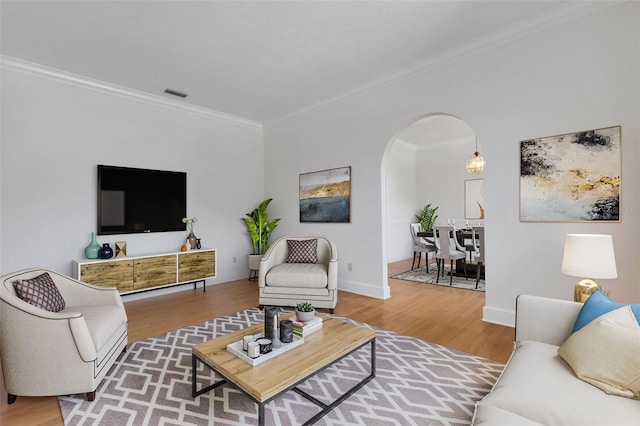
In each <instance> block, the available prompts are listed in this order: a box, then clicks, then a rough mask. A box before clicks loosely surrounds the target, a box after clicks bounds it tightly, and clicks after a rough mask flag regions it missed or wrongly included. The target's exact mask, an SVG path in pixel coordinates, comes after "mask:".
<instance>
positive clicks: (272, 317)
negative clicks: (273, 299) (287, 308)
mask: <svg viewBox="0 0 640 426" xmlns="http://www.w3.org/2000/svg"><path fill="white" fill-rule="evenodd" d="M277 321H278V308H276V307H275V306H267V307H266V308H264V337H265V338H266V339H269V340H273V339H274V338H275V337H276V335H275V329H276V327H275V325H276V324H277Z"/></svg>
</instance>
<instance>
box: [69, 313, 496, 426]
mask: <svg viewBox="0 0 640 426" xmlns="http://www.w3.org/2000/svg"><path fill="white" fill-rule="evenodd" d="M338 318H340V317H338ZM341 319H344V320H345V321H349V322H352V323H354V324H357V325H361V326H364V327H369V328H372V329H374V330H376V333H377V338H376V351H377V353H376V361H377V365H376V378H375V379H374V380H372V381H371V382H369V383H368V384H367V385H366V386H364V387H363V388H362V389H360V390H359V391H358V392H356V393H355V394H354V395H352V396H351V397H350V398H349V399H347V400H345V401H344V402H343V403H342V404H340V405H339V406H338V407H337V408H336V409H334V410H333V411H332V412H330V413H329V414H328V415H327V416H325V417H323V418H322V419H321V420H320V421H319V422H318V423H316V424H318V425H367V426H377V425H380V426H382V425H464V424H469V423H470V421H471V417H472V414H473V410H474V404H475V402H476V401H478V400H479V399H481V398H482V397H483V396H484V395H485V394H486V393H488V392H489V390H490V389H491V387H492V386H493V384H494V382H495V381H496V380H497V378H498V376H499V374H500V372H501V371H502V368H503V365H502V364H500V363H497V362H493V361H489V360H487V359H484V358H479V357H476V356H473V355H470V354H466V353H463V352H459V351H455V350H452V349H448V348H446V347H444V346H440V345H436V344H433V343H429V342H425V341H422V340H419V339H415V338H412V337H408V336H404V335H401V334H398V333H395V332H392V331H388V330H383V329H378V328H374V327H370V326H369V325H366V324H362V323H359V322H356V321H353V320H349V319H346V318H341ZM262 321H263V313H262V311H261V310H259V309H250V310H247V311H242V312H238V313H236V314H234V315H230V316H226V317H222V318H216V319H212V320H209V321H207V322H205V323H202V324H198V325H194V326H191V327H187V328H183V329H180V330H175V331H172V332H170V333H166V334H164V335H161V336H157V337H153V338H149V339H145V340H142V341H139V342H135V343H133V344H131V345H129V347H128V348H127V352H126V353H123V354H122V355H121V356H120V358H119V359H118V361H117V362H116V364H115V365H114V366H113V367H112V369H111V371H110V372H109V373H108V374H107V376H106V378H105V379H104V380H103V382H102V383H101V385H100V387H99V388H98V390H97V393H96V399H95V400H94V401H92V402H89V401H86V400H85V398H84V395H70V396H64V397H59V398H58V401H59V403H60V409H61V411H62V416H63V418H64V423H65V425H118V426H119V425H160V424H162V425H255V424H257V422H258V414H257V412H258V410H257V406H256V404H255V403H253V402H251V401H250V400H249V399H248V398H247V397H246V396H244V395H243V394H242V393H240V391H238V390H237V389H236V388H234V387H233V386H231V385H224V386H221V387H219V388H217V389H215V390H212V391H210V392H209V393H207V394H204V395H201V396H199V397H197V398H195V399H194V398H192V397H191V346H192V345H194V344H196V343H200V342H202V341H205V340H208V339H211V338H213V337H216V336H220V335H223V334H226V333H229V332H232V331H235V330H239V329H241V328H244V327H246V326H248V325H251V324H255V323H258V322H262ZM368 369H369V349H368V347H365V348H363V349H360V350H358V351H356V352H354V353H353V354H352V355H350V356H348V357H346V358H344V359H343V360H341V361H340V362H339V363H337V364H334V365H333V366H331V367H329V368H327V369H325V370H323V371H322V372H320V373H318V374H317V375H315V376H312V377H311V378H310V379H309V380H307V381H306V382H305V383H304V384H303V385H302V386H301V387H302V388H303V389H304V390H305V391H307V392H308V393H310V394H312V395H314V396H315V397H317V398H318V399H320V400H322V401H324V402H325V403H330V402H332V401H333V400H334V399H335V398H336V397H337V396H338V395H340V394H341V393H342V392H344V391H345V390H347V389H349V388H350V387H351V386H353V384H355V383H356V382H358V381H360V380H361V379H362V378H363V377H365V376H367V375H368V371H369V370H368ZM207 371H208V370H207ZM207 374H209V377H206V375H207ZM198 376H199V378H202V382H203V383H202V384H204V383H205V382H207V381H211V380H214V379H215V376H214V375H213V373H206V372H205V369H204V367H202V370H201V371H199V373H198ZM198 387H200V384H199V385H198ZM318 411H319V409H318V407H317V406H315V405H313V404H312V403H310V402H309V401H307V400H306V399H304V398H302V397H301V396H300V395H298V394H297V393H295V392H287V393H285V394H284V395H282V396H280V397H279V398H276V399H275V400H273V401H272V402H270V403H269V404H267V405H266V407H265V424H267V425H299V424H303V423H304V422H305V421H307V420H308V419H310V418H311V417H313V415H315V414H316V413H317V412H318Z"/></svg>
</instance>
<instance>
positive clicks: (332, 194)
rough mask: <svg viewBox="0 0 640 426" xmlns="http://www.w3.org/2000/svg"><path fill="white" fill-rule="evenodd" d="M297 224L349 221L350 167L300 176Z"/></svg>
mask: <svg viewBox="0 0 640 426" xmlns="http://www.w3.org/2000/svg"><path fill="white" fill-rule="evenodd" d="M299 185H300V188H299V197H300V222H337V223H349V222H351V167H350V166H347V167H340V168H337V169H330V170H322V171H319V172H311V173H303V174H301V175H300V178H299Z"/></svg>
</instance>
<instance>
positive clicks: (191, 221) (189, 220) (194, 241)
mask: <svg viewBox="0 0 640 426" xmlns="http://www.w3.org/2000/svg"><path fill="white" fill-rule="evenodd" d="M197 221H198V218H197V217H183V218H182V223H186V224H187V226H188V227H189V235H187V241H188V242H189V244H188V245H187V250H190V249H195V248H196V247H197V246H198V237H196V235H195V234H194V233H193V226H194V225H195V224H196V222H197Z"/></svg>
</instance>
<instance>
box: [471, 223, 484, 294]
mask: <svg viewBox="0 0 640 426" xmlns="http://www.w3.org/2000/svg"><path fill="white" fill-rule="evenodd" d="M471 234H472V236H473V244H474V245H477V247H478V254H477V255H475V258H476V260H477V262H478V265H477V267H476V288H478V283H479V282H480V269H481V268H482V270H484V226H474V227H472V228H471ZM476 235H477V237H476ZM485 272H486V271H485Z"/></svg>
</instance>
